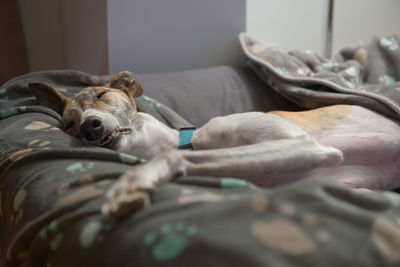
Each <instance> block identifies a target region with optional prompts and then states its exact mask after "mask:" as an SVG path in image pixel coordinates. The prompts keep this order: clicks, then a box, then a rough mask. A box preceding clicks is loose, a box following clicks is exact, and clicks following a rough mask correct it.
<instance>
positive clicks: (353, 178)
mask: <svg viewBox="0 0 400 267" xmlns="http://www.w3.org/2000/svg"><path fill="white" fill-rule="evenodd" d="M29 86H30V89H31V91H32V92H33V94H34V95H35V96H36V98H37V99H38V101H39V102H40V103H41V104H44V105H47V106H48V107H50V108H52V109H54V110H55V111H57V112H58V113H59V114H61V115H62V118H63V123H64V127H65V128H64V130H65V131H66V132H67V133H69V134H71V135H73V136H76V137H79V138H81V139H83V140H85V141H87V142H89V143H92V144H94V145H97V146H103V147H107V148H110V149H112V150H115V151H118V152H124V153H129V154H132V155H135V156H138V157H141V158H145V159H147V160H149V161H148V163H146V164H140V165H137V166H135V167H133V168H132V169H131V170H129V171H127V172H125V173H124V174H123V175H122V176H121V177H120V178H119V180H118V181H117V182H116V183H115V184H114V185H113V187H112V188H111V189H110V190H109V192H108V193H107V197H108V201H107V203H105V204H104V206H103V208H102V212H103V214H105V215H107V216H110V217H113V218H119V217H122V216H125V215H126V214H129V213H131V212H132V211H134V210H137V209H140V208H142V207H144V206H146V205H148V204H149V203H150V197H149V196H150V195H151V194H152V193H153V192H154V190H155V188H156V186H157V184H159V183H162V182H166V181H170V180H171V179H173V178H176V177H180V176H185V175H200V176H214V177H237V178H242V179H246V180H248V181H250V182H252V183H255V184H257V185H260V186H264V187H271V186H275V185H278V184H283V183H288V182H292V181H296V180H299V179H302V178H306V177H325V178H327V179H333V180H335V181H337V182H339V183H341V184H343V185H345V186H348V187H351V188H356V189H358V190H366V191H368V190H369V189H390V188H395V187H398V186H400V179H398V175H399V174H400V134H399V133H400V126H399V125H398V123H396V122H395V121H393V120H391V119H389V118H387V117H385V116H383V115H380V114H378V113H376V112H373V111H371V110H368V109H366V108H363V107H360V106H350V105H334V106H328V107H323V108H319V109H314V110H310V111H302V112H285V111H273V112H269V113H262V112H249V113H242V114H233V115H229V116H226V117H217V118H213V119H211V120H210V121H209V122H208V123H206V124H205V125H204V126H203V127H201V128H200V129H198V130H196V131H194V133H193V136H192V137H191V140H190V138H189V142H188V144H186V145H187V146H189V147H192V148H193V150H194V151H187V150H182V149H178V147H179V142H180V132H179V131H177V130H175V129H172V128H169V127H168V126H166V125H164V124H163V123H161V122H159V121H158V120H157V119H155V118H154V117H152V116H151V115H149V114H146V113H142V112H138V111H137V109H136V104H135V98H136V97H139V96H140V95H142V92H143V88H142V86H141V85H140V83H139V81H138V80H137V79H136V77H135V75H134V74H132V73H130V72H127V71H125V72H120V73H118V74H116V75H113V76H111V77H110V78H109V79H108V80H107V84H106V85H105V86H104V87H87V88H84V89H83V90H82V91H81V92H80V93H79V94H78V95H77V96H76V98H75V99H71V98H68V97H65V96H63V95H62V94H60V93H59V92H58V91H57V90H56V89H55V88H52V87H50V86H48V85H46V84H42V83H31V84H30V85H29Z"/></svg>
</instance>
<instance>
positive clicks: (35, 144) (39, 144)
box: [28, 139, 51, 148]
mask: <svg viewBox="0 0 400 267" xmlns="http://www.w3.org/2000/svg"><path fill="white" fill-rule="evenodd" d="M50 143H51V142H50V141H41V140H40V139H35V140H32V141H30V142H29V143H28V147H37V148H44V147H47V146H48V145H49V144H50Z"/></svg>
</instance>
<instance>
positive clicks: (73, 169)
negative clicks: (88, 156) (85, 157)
mask: <svg viewBox="0 0 400 267" xmlns="http://www.w3.org/2000/svg"><path fill="white" fill-rule="evenodd" d="M94 165H95V163H94V162H87V163H84V162H75V163H72V164H70V165H68V166H67V168H65V170H66V171H67V172H69V173H72V174H75V173H78V172H85V171H87V170H88V169H93V167H94Z"/></svg>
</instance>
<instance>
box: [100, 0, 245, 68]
mask: <svg viewBox="0 0 400 267" xmlns="http://www.w3.org/2000/svg"><path fill="white" fill-rule="evenodd" d="M107 3H108V8H107V11H108V13H107V17H108V49H109V70H110V72H112V73H113V72H117V71H120V70H123V69H130V70H133V71H134V72H163V71H175V70H187V69H193V68H199V67H207V66H212V65H218V64H236V63H237V61H238V57H236V58H235V56H234V55H235V54H237V53H240V49H239V44H238V41H237V34H238V33H239V32H241V31H244V30H245V16H246V11H245V10H246V2H245V1H244V0H197V1H194V0H162V1H160V0H134V1H132V0H107ZM232 55H233V56H232Z"/></svg>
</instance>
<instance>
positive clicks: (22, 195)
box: [11, 189, 27, 224]
mask: <svg viewBox="0 0 400 267" xmlns="http://www.w3.org/2000/svg"><path fill="white" fill-rule="evenodd" d="M26 195H27V192H26V190H25V189H20V190H18V192H17V194H16V195H15V197H14V200H13V213H12V215H11V221H13V222H14V224H18V223H19V222H20V221H21V220H22V218H23V216H24V210H23V209H22V204H23V203H24V202H25V200H26Z"/></svg>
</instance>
